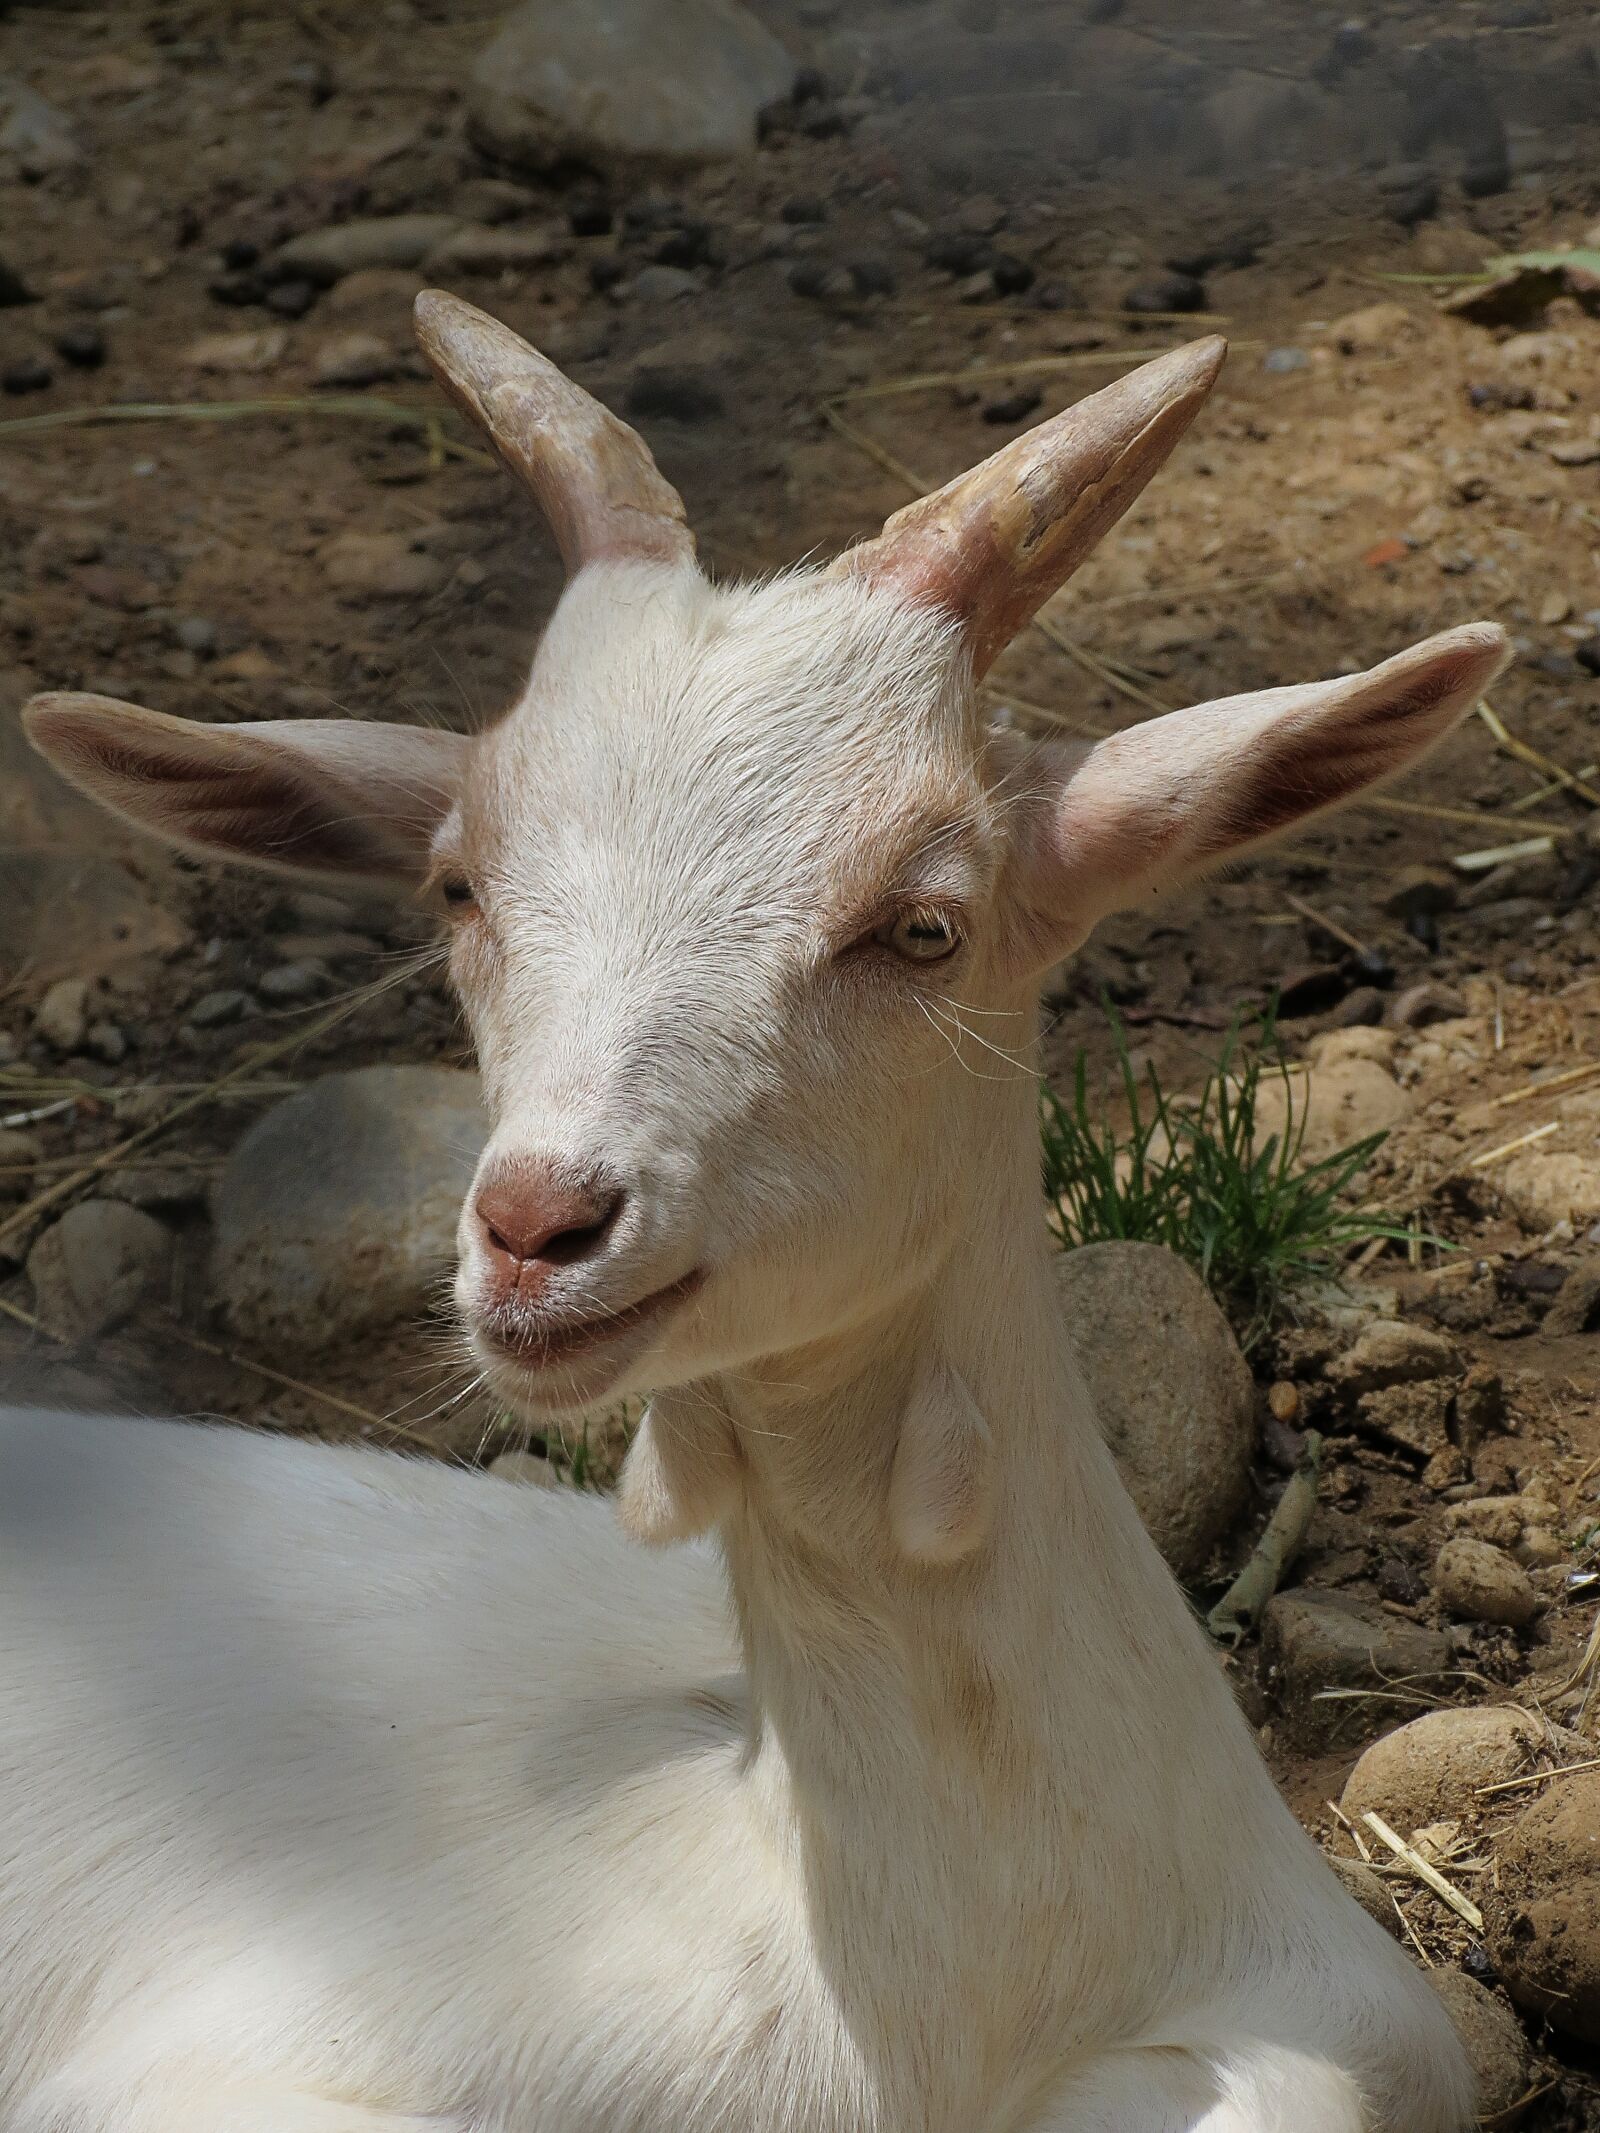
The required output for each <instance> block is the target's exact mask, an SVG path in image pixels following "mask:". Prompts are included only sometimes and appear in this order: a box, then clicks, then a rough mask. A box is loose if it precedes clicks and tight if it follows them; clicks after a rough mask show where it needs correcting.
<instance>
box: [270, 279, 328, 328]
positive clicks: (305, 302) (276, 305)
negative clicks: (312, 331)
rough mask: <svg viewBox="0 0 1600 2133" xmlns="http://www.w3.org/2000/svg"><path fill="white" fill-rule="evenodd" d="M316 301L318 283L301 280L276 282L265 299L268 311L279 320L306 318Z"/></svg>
mask: <svg viewBox="0 0 1600 2133" xmlns="http://www.w3.org/2000/svg"><path fill="white" fill-rule="evenodd" d="M316 300H317V285H316V283H315V282H310V281H301V280H299V279H295V280H292V281H279V282H274V283H273V285H272V287H271V288H270V289H269V290H268V291H267V293H266V297H265V302H266V306H267V309H268V310H269V311H275V312H276V313H277V315H278V317H279V318H304V317H305V315H306V313H307V312H308V311H309V310H310V309H311V306H312V305H313V304H314V303H315V302H316Z"/></svg>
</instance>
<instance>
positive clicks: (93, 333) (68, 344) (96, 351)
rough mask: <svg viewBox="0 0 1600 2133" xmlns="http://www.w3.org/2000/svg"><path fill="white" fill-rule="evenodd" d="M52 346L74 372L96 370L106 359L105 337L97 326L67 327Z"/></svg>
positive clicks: (57, 336)
mask: <svg viewBox="0 0 1600 2133" xmlns="http://www.w3.org/2000/svg"><path fill="white" fill-rule="evenodd" d="M52 345H53V346H54V348H55V352H56V354H57V355H58V356H60V358H61V360H62V362H63V363H70V364H71V365H72V367H73V369H74V370H98V369H99V368H100V366H101V364H102V363H103V362H104V361H105V359H106V337H105V335H104V334H103V333H102V332H101V331H100V328H99V327H98V326H68V327H66V328H65V329H64V331H62V332H61V333H58V334H57V335H56V337H55V341H54V343H53V344H52Z"/></svg>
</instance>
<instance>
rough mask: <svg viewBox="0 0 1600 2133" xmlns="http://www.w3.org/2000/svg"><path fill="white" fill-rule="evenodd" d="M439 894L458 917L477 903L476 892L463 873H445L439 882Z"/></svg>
mask: <svg viewBox="0 0 1600 2133" xmlns="http://www.w3.org/2000/svg"><path fill="white" fill-rule="evenodd" d="M439 894H440V895H441V896H442V897H443V898H444V901H445V905H446V908H447V909H448V910H450V911H452V912H454V913H455V914H456V915H457V916H458V917H460V916H464V915H465V914H466V913H467V912H468V911H470V910H471V909H472V908H473V906H474V905H475V904H476V903H477V901H478V898H477V894H476V892H475V891H474V889H473V886H472V883H471V882H470V881H469V880H468V879H467V877H466V875H465V874H446V875H444V876H443V877H442V879H441V880H440V883H439Z"/></svg>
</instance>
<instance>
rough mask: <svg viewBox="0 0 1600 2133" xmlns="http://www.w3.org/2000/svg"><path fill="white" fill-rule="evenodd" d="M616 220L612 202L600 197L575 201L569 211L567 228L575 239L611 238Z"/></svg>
mask: <svg viewBox="0 0 1600 2133" xmlns="http://www.w3.org/2000/svg"><path fill="white" fill-rule="evenodd" d="M615 220H616V217H615V215H614V214H613V212H612V208H611V203H610V201H609V200H603V199H601V198H600V197H599V196H598V195H595V196H592V197H591V198H588V199H582V200H574V201H573V203H572V205H571V206H570V207H569V208H568V210H567V226H568V228H569V229H570V230H571V231H572V234H573V236H574V237H609V236H610V234H611V230H612V225H613V224H614V222H615Z"/></svg>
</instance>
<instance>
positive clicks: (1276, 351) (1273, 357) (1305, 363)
mask: <svg viewBox="0 0 1600 2133" xmlns="http://www.w3.org/2000/svg"><path fill="white" fill-rule="evenodd" d="M1310 366H1311V358H1310V356H1308V355H1307V354H1306V352H1305V350H1304V349H1303V348H1269V349H1268V350H1267V352H1266V354H1265V355H1264V356H1263V357H1262V358H1261V368H1262V369H1263V370H1270V371H1271V372H1272V374H1273V375H1274V377H1282V376H1285V375H1286V374H1287V373H1288V372H1289V371H1291V370H1308V369H1309V368H1310Z"/></svg>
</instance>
